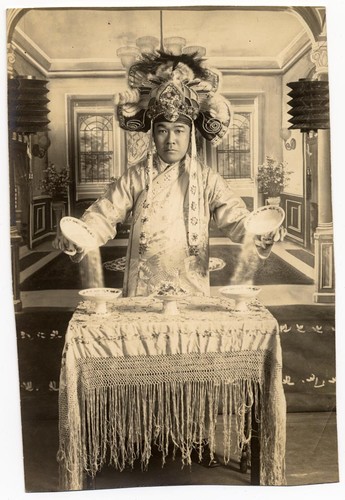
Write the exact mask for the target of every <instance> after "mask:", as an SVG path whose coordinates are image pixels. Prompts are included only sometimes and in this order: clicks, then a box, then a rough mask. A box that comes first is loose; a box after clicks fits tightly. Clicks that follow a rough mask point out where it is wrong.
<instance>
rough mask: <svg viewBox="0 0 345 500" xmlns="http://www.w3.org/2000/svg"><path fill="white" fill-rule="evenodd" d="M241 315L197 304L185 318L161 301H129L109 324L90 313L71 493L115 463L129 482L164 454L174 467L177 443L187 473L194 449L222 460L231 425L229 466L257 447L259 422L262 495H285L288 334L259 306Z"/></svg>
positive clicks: (62, 399) (79, 313)
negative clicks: (283, 341)
mask: <svg viewBox="0 0 345 500" xmlns="http://www.w3.org/2000/svg"><path fill="white" fill-rule="evenodd" d="M233 304H234V303H233V301H231V300H227V299H223V298H217V297H191V298H186V299H185V300H183V301H181V302H180V303H179V310H180V314H179V315H178V316H169V315H166V314H163V313H162V303H161V302H160V301H159V300H157V299H153V298H151V297H150V298H148V297H147V298H144V297H135V298H120V299H117V300H116V302H114V303H112V304H111V305H110V304H109V305H108V314H106V315H98V314H95V313H94V305H93V304H92V303H90V302H87V301H86V302H82V303H80V304H79V305H78V307H77V309H76V311H75V313H74V314H73V317H72V319H71V321H70V323H69V326H68V330H67V333H66V339H65V346H64V350H63V355H62V364H61V375H60V389H59V439H60V444H59V451H58V460H59V463H60V477H61V486H62V488H63V489H67V490H77V489H82V484H83V475H84V474H85V472H87V473H88V474H90V475H91V476H95V475H96V473H97V471H99V470H100V468H101V467H102V466H103V465H104V464H105V463H110V464H111V465H113V466H114V467H115V468H116V469H118V470H120V471H121V470H123V469H124V467H125V466H126V465H128V464H129V465H132V464H133V462H134V460H136V459H137V458H139V459H140V460H141V465H142V467H143V469H145V468H146V467H147V465H148V463H149V459H150V455H151V446H152V443H156V444H157V445H158V446H159V449H160V450H161V453H162V461H163V463H164V461H165V458H166V457H167V455H168V447H169V445H171V443H173V445H174V447H175V448H176V449H179V450H180V451H181V456H182V464H183V465H186V464H190V463H191V452H192V450H193V447H195V446H197V451H198V453H199V456H200V457H201V448H200V447H198V445H196V443H197V444H198V443H199V444H200V442H201V441H202V439H203V438H204V437H205V436H206V435H207V438H208V441H209V445H210V448H211V452H212V453H213V452H214V450H215V429H216V425H217V422H219V420H220V419H222V421H223V428H224V431H223V445H224V457H223V458H224V462H225V463H228V462H229V460H230V452H231V450H232V447H236V448H238V447H240V448H241V447H243V446H246V447H248V445H249V444H250V439H251V434H250V429H251V428H252V425H251V422H250V419H251V418H252V417H251V416H252V415H254V416H256V417H255V418H256V420H257V421H258V422H259V438H260V484H263V485H283V484H285V437H286V403H285V397H284V393H283V386H282V360H281V346H280V337H279V329H278V324H277V321H276V320H275V318H274V317H273V316H272V315H271V313H270V312H269V311H268V310H267V309H266V308H265V307H264V306H263V305H262V304H261V303H260V302H259V301H257V300H254V301H253V302H251V303H250V304H249V305H248V311H246V312H243V311H236V310H234V305H233ZM259 394H260V404H259V403H258V401H259ZM219 409H221V413H222V414H219ZM248 421H249V425H248ZM232 429H233V430H235V431H236V437H237V439H236V443H235V444H234V443H232V442H231V434H232ZM248 429H249V431H248ZM206 432H207V434H206Z"/></svg>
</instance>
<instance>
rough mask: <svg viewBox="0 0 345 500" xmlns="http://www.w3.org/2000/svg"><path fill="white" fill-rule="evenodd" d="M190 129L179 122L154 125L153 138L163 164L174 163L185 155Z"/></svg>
mask: <svg viewBox="0 0 345 500" xmlns="http://www.w3.org/2000/svg"><path fill="white" fill-rule="evenodd" d="M190 131H191V128H190V127H189V126H188V125H187V124H185V123H180V122H173V123H171V122H159V123H155V124H154V128H153V138H154V141H155V144H156V149H157V153H158V155H159V156H160V158H162V160H163V161H165V163H175V162H177V161H179V160H182V158H183V157H184V156H185V154H186V153H187V149H188V146H189V141H190Z"/></svg>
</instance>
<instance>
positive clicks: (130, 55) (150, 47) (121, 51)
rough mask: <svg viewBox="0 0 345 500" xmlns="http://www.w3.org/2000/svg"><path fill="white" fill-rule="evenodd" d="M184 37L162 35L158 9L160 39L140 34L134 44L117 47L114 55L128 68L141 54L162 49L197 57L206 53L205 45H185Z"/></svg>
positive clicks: (161, 22)
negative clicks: (165, 36) (196, 55)
mask: <svg viewBox="0 0 345 500" xmlns="http://www.w3.org/2000/svg"><path fill="white" fill-rule="evenodd" d="M186 43H187V41H186V39H185V38H182V37H180V36H171V37H167V38H164V37H163V12H162V11H160V40H159V39H158V38H156V37H154V36H142V37H139V38H137V39H136V40H135V45H134V44H132V45H125V46H122V47H119V48H118V49H117V51H116V55H117V56H118V57H119V58H120V60H121V64H122V66H123V67H124V68H125V69H126V70H128V69H129V68H130V67H131V66H132V64H134V63H135V61H137V60H138V59H139V57H140V55H141V54H145V53H151V52H154V51H155V50H157V49H158V48H159V49H160V50H164V51H165V52H169V53H170V54H173V55H181V54H195V53H196V54H198V56H199V57H204V56H205V55H206V49H205V47H202V46H199V45H191V46H186Z"/></svg>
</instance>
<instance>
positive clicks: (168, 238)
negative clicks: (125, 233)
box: [82, 161, 248, 296]
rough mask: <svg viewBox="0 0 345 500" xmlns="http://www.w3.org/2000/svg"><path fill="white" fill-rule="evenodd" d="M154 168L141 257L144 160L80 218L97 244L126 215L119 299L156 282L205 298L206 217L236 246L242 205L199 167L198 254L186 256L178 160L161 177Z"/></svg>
mask: <svg viewBox="0 0 345 500" xmlns="http://www.w3.org/2000/svg"><path fill="white" fill-rule="evenodd" d="M155 164H156V165H157V167H155V168H154V171H153V182H152V202H151V204H150V210H149V221H148V223H147V224H146V225H145V228H146V231H145V234H146V236H147V243H148V247H147V251H146V252H145V253H144V254H143V255H140V254H139V239H140V233H141V231H142V227H143V226H142V224H143V221H142V218H143V203H144V202H145V200H146V190H145V162H141V163H140V164H138V165H135V166H133V167H130V168H128V170H127V171H126V173H125V174H124V175H123V176H121V177H120V178H119V179H118V180H117V181H115V182H114V183H112V184H110V185H109V187H108V189H107V191H106V193H105V194H104V195H103V196H102V197H100V198H99V199H98V200H97V201H95V202H94V203H93V204H92V205H91V206H90V207H89V208H88V209H87V210H86V212H85V213H84V215H83V217H82V220H83V221H84V222H86V223H87V224H88V225H89V226H90V227H91V228H92V229H93V231H94V232H96V234H97V236H98V239H99V243H100V245H103V244H105V243H106V242H107V241H108V240H109V239H111V238H114V236H115V235H116V224H117V223H119V222H121V223H123V222H124V221H125V220H126V219H127V217H128V216H129V214H130V213H132V216H133V224H132V227H131V232H130V236H129V243H128V251H127V266H126V271H125V276H124V286H123V295H124V296H136V295H141V296H147V295H150V294H152V293H154V292H155V290H157V288H158V287H159V285H160V283H161V282H162V281H172V282H175V283H177V281H178V284H179V285H180V286H181V287H182V288H184V289H185V290H186V291H187V292H189V293H192V294H203V295H209V293H210V288H209V271H208V260H209V249H208V230H209V223H210V219H211V217H213V218H214V220H215V222H216V224H217V226H218V228H220V229H222V230H223V232H224V233H225V234H226V235H227V236H229V238H231V239H232V240H233V241H235V242H240V241H241V240H242V239H243V236H244V227H243V221H244V219H245V217H246V216H247V215H248V211H247V209H246V206H245V204H244V202H243V201H242V200H241V198H238V197H237V196H236V195H235V194H234V192H233V191H232V190H231V189H230V188H229V186H228V184H227V183H226V182H225V181H224V179H223V178H222V177H221V176H220V175H219V174H218V173H216V172H214V171H212V170H211V169H210V168H208V167H206V166H204V165H202V164H201V163H200V164H199V168H200V171H199V172H200V173H201V175H200V179H201V182H202V188H199V191H200V198H199V201H200V203H199V207H200V211H199V228H200V239H199V244H198V255H190V252H189V246H188V241H187V229H188V210H189V208H188V193H189V174H188V172H187V171H186V169H185V166H184V162H183V161H182V162H179V163H176V164H174V165H172V166H170V167H169V168H168V169H167V170H165V171H163V172H161V173H160V172H159V169H160V167H159V163H158V162H155Z"/></svg>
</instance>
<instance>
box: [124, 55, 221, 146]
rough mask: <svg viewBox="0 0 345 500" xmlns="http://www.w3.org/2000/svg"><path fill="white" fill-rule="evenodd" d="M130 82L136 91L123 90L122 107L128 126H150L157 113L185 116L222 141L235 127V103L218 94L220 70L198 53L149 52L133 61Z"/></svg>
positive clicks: (143, 128) (139, 128)
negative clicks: (233, 115) (217, 70)
mask: <svg viewBox="0 0 345 500" xmlns="http://www.w3.org/2000/svg"><path fill="white" fill-rule="evenodd" d="M128 83H129V87H130V89H131V91H128V92H125V93H124V94H122V95H120V100H119V103H118V108H117V112H118V118H119V122H120V127H121V128H123V129H125V130H129V131H140V132H147V131H149V130H150V127H151V123H152V121H154V120H155V119H156V118H157V117H160V116H162V117H164V119H165V120H166V121H170V122H174V121H176V120H177V119H178V118H179V117H180V116H184V117H186V118H188V119H190V121H191V122H194V123H195V126H196V128H197V129H198V130H199V132H200V133H201V135H202V136H203V137H204V138H205V139H207V140H208V141H211V143H212V144H217V143H218V142H219V141H220V140H221V139H222V138H223V136H224V135H225V133H226V132H227V130H228V128H229V125H230V119H231V113H230V106H229V103H228V101H227V100H226V99H224V98H223V97H222V96H221V95H218V94H217V91H218V87H219V75H218V73H216V72H215V71H214V70H211V69H209V68H206V67H205V66H204V60H203V59H201V58H199V57H197V55H196V54H191V55H188V54H182V55H180V56H175V55H172V54H168V53H165V52H162V51H158V52H156V53H154V54H143V56H142V60H140V61H138V62H137V63H135V64H134V65H133V66H131V67H130V69H129V72H128Z"/></svg>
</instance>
